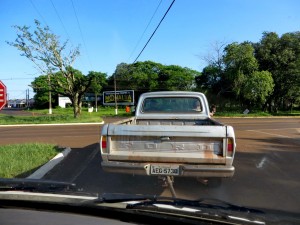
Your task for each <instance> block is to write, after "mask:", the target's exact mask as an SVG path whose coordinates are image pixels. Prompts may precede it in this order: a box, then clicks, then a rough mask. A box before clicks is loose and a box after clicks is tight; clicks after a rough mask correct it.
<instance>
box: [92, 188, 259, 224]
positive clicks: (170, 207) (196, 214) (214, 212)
mask: <svg viewBox="0 0 300 225" xmlns="http://www.w3.org/2000/svg"><path fill="white" fill-rule="evenodd" d="M119 202H122V203H126V209H129V210H131V209H132V210H142V211H149V210H150V211H153V212H156V213H158V214H164V213H166V214H168V212H173V213H174V212H175V214H176V213H178V214H180V215H186V216H188V217H189V216H191V217H193V218H198V219H203V220H215V219H216V220H218V221H223V222H224V221H226V222H228V223H229V224H231V222H232V223H235V222H240V223H241V221H242V223H243V224H265V222H262V221H257V220H256V219H255V218H257V216H258V217H260V216H262V217H263V215H264V214H265V212H263V211H261V210H257V209H252V208H248V207H244V206H238V205H234V204H231V203H228V202H226V201H223V200H218V199H209V198H202V199H198V200H186V199H179V198H174V197H163V196H157V195H136V194H119V193H117V194H115V193H105V194H103V195H102V196H101V197H99V198H98V199H97V200H96V201H95V203H119ZM173 213H172V214H173ZM240 223H236V224H240Z"/></svg>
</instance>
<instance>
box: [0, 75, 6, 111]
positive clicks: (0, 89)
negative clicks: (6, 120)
mask: <svg viewBox="0 0 300 225" xmlns="http://www.w3.org/2000/svg"><path fill="white" fill-rule="evenodd" d="M5 105H6V86H5V85H4V84H3V83H2V81H1V80H0V110H1V109H2V108H3V107H4V106H5Z"/></svg>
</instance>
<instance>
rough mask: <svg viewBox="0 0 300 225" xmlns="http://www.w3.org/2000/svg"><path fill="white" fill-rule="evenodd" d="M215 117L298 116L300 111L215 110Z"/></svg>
mask: <svg viewBox="0 0 300 225" xmlns="http://www.w3.org/2000/svg"><path fill="white" fill-rule="evenodd" d="M214 116H215V117H218V116H219V117H274V116H277V117H278V116H279V117H280V116H290V117H293V116H300V111H293V112H292V113H291V112H286V111H282V112H278V113H268V112H262V111H257V110H256V111H251V112H249V113H248V114H243V113H241V112H239V111H223V112H217V113H216V114H215V115H214Z"/></svg>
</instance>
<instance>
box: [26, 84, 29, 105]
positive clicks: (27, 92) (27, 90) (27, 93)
mask: <svg viewBox="0 0 300 225" xmlns="http://www.w3.org/2000/svg"><path fill="white" fill-rule="evenodd" d="M26 107H27V109H29V89H26Z"/></svg>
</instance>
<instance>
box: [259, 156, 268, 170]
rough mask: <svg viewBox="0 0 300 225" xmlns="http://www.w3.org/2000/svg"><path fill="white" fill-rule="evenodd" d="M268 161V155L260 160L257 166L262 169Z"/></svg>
mask: <svg viewBox="0 0 300 225" xmlns="http://www.w3.org/2000/svg"><path fill="white" fill-rule="evenodd" d="M266 161H267V157H263V158H262V160H261V161H260V162H259V164H258V165H256V168H257V169H261V168H262V167H263V166H264V164H265V162H266Z"/></svg>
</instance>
